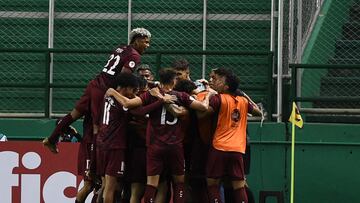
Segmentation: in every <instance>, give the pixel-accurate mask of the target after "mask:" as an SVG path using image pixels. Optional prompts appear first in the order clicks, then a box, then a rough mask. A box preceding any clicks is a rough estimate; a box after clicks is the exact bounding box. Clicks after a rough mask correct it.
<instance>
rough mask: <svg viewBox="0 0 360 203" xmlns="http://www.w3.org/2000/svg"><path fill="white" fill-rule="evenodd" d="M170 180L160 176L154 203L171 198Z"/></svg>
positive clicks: (168, 200)
mask: <svg viewBox="0 0 360 203" xmlns="http://www.w3.org/2000/svg"><path fill="white" fill-rule="evenodd" d="M170 187H171V182H170V180H169V179H168V178H167V176H166V177H162V175H161V176H160V180H159V185H158V187H157V192H156V196H155V202H156V203H168V202H170V200H171V190H170ZM169 196H170V197H169Z"/></svg>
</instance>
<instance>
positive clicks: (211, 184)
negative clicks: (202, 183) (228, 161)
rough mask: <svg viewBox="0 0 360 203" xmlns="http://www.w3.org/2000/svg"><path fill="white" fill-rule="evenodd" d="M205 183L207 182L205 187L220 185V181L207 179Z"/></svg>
mask: <svg viewBox="0 0 360 203" xmlns="http://www.w3.org/2000/svg"><path fill="white" fill-rule="evenodd" d="M206 182H207V185H208V186H214V185H219V184H220V179H215V178H207V179H206Z"/></svg>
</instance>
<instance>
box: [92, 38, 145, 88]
mask: <svg viewBox="0 0 360 203" xmlns="http://www.w3.org/2000/svg"><path fill="white" fill-rule="evenodd" d="M140 59H141V56H140V54H139V52H138V51H137V50H136V49H134V48H133V47H132V46H130V45H127V46H118V47H117V48H116V49H115V50H114V51H113V52H112V53H111V55H110V57H109V60H108V61H107V63H106V64H105V66H104V68H103V70H102V72H101V73H100V74H99V75H98V76H97V79H98V80H99V82H100V84H101V85H102V86H104V87H105V88H106V89H107V88H109V87H113V88H114V82H115V78H116V75H118V74H119V73H120V72H121V70H122V68H123V67H124V68H127V69H129V70H131V72H134V71H135V68H136V66H137V65H139V64H140Z"/></svg>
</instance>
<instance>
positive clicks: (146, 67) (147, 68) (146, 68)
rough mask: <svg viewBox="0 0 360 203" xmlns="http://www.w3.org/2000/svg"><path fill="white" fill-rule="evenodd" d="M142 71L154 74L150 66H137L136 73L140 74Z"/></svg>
mask: <svg viewBox="0 0 360 203" xmlns="http://www.w3.org/2000/svg"><path fill="white" fill-rule="evenodd" d="M141 70H149V71H150V72H151V73H152V70H151V68H150V66H149V65H148V64H140V65H138V66H137V69H136V72H138V73H139V71H141Z"/></svg>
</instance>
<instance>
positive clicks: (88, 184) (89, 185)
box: [76, 180, 94, 203]
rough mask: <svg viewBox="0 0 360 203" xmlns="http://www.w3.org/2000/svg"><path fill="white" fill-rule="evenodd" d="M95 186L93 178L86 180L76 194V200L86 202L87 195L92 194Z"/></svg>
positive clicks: (80, 202)
mask: <svg viewBox="0 0 360 203" xmlns="http://www.w3.org/2000/svg"><path fill="white" fill-rule="evenodd" d="M93 188H94V187H93V182H92V181H91V180H84V186H83V187H82V188H81V189H80V190H79V191H78V193H77V194H76V202H79V203H83V202H85V200H86V197H87V196H88V195H89V194H90V192H91V191H92V190H93Z"/></svg>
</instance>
